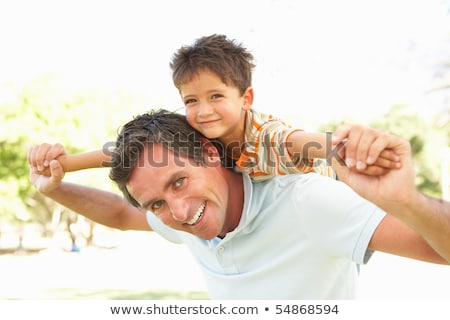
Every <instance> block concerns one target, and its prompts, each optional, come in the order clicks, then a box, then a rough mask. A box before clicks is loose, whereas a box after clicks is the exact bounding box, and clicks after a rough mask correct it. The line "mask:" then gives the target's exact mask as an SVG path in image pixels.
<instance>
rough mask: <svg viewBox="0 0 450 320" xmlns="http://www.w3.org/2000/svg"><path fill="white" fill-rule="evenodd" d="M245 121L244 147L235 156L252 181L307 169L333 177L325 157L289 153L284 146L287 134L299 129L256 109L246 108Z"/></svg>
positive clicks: (306, 171) (301, 171)
mask: <svg viewBox="0 0 450 320" xmlns="http://www.w3.org/2000/svg"><path fill="white" fill-rule="evenodd" d="M245 121H246V122H245V148H244V149H243V151H242V152H241V155H240V157H239V159H237V160H236V166H237V169H238V170H239V171H242V172H246V173H247V174H248V175H249V176H250V177H251V178H252V179H253V180H254V181H262V180H266V179H269V178H271V177H273V176H277V175H287V174H293V173H308V172H316V173H319V174H321V175H323V176H327V177H332V178H336V175H335V172H334V170H333V169H332V168H331V166H329V165H327V162H326V160H325V159H318V158H315V159H306V158H302V157H301V154H296V155H295V156H294V157H292V156H291V154H290V153H289V151H288V149H287V137H288V136H289V135H290V134H291V133H292V132H294V131H302V130H300V129H295V128H292V127H291V126H290V125H288V124H287V123H285V122H284V121H283V120H281V119H279V118H276V117H274V116H272V115H266V114H263V113H260V112H258V111H255V110H249V111H247V116H246V120H245Z"/></svg>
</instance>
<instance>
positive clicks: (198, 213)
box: [186, 203, 205, 225]
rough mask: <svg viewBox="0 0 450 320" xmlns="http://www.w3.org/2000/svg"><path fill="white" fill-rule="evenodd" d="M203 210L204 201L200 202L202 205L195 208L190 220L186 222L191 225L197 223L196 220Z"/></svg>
mask: <svg viewBox="0 0 450 320" xmlns="http://www.w3.org/2000/svg"><path fill="white" fill-rule="evenodd" d="M203 210H205V203H202V205H201V206H200V207H199V208H198V209H197V212H196V213H195V215H194V216H193V217H192V219H191V220H189V221H188V222H186V223H187V224H189V225H193V224H195V223H197V221H198V220H199V219H200V217H201V216H202V215H203Z"/></svg>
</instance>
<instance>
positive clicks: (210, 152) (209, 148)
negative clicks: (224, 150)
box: [201, 139, 222, 166]
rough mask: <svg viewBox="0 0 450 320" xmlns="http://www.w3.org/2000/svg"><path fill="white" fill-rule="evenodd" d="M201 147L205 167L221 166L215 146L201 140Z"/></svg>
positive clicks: (205, 140)
mask: <svg viewBox="0 0 450 320" xmlns="http://www.w3.org/2000/svg"><path fill="white" fill-rule="evenodd" d="M201 141H202V145H203V159H204V162H205V163H206V164H207V165H214V166H216V165H221V164H222V162H221V159H220V153H219V150H217V148H216V146H215V145H214V144H213V143H212V142H211V141H209V140H208V139H201Z"/></svg>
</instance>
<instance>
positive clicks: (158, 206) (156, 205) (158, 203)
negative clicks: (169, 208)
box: [152, 200, 164, 211]
mask: <svg viewBox="0 0 450 320" xmlns="http://www.w3.org/2000/svg"><path fill="white" fill-rule="evenodd" d="M163 203H164V201H163V200H159V201H155V202H153V204H152V211H157V210H158V209H161V207H162V205H163Z"/></svg>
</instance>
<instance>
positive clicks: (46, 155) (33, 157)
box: [27, 143, 66, 194]
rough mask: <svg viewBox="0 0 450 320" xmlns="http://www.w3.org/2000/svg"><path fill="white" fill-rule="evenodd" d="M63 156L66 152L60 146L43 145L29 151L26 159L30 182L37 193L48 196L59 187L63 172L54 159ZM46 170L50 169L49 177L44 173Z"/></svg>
mask: <svg viewBox="0 0 450 320" xmlns="http://www.w3.org/2000/svg"><path fill="white" fill-rule="evenodd" d="M65 154H66V150H65V149H64V147H63V146H62V145H61V144H54V145H50V144H48V143H43V144H40V145H35V146H33V147H31V148H30V149H29V151H28V156H27V158H28V164H29V166H30V181H31V183H32V184H33V185H34V186H35V188H36V189H37V190H38V191H39V192H41V193H44V194H48V193H50V192H52V191H53V190H55V189H56V188H58V187H59V185H60V184H61V181H62V179H63V177H64V170H63V168H62V166H61V164H60V163H59V162H58V160H55V159H56V158H58V157H59V156H61V155H65ZM48 169H50V173H51V175H50V176H48V175H46V174H45V173H44V172H45V171H46V170H48Z"/></svg>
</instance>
